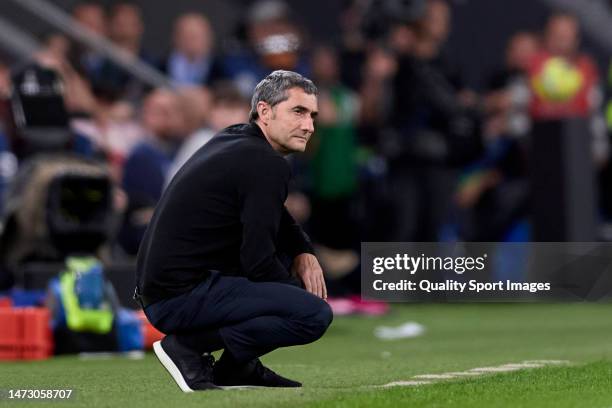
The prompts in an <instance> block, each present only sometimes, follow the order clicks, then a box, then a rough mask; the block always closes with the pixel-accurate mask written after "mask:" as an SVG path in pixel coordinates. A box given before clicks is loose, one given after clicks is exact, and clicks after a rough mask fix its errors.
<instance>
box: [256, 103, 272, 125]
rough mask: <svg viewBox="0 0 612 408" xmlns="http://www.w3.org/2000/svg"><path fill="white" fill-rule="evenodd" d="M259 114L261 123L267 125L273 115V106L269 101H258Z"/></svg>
mask: <svg viewBox="0 0 612 408" xmlns="http://www.w3.org/2000/svg"><path fill="white" fill-rule="evenodd" d="M257 115H258V116H259V119H260V120H261V123H263V124H264V125H266V126H267V125H268V121H269V120H270V117H271V115H272V108H271V107H270V105H269V104H268V103H267V102H264V101H259V102H257Z"/></svg>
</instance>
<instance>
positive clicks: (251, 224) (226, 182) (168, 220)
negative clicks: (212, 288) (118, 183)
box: [137, 124, 313, 303]
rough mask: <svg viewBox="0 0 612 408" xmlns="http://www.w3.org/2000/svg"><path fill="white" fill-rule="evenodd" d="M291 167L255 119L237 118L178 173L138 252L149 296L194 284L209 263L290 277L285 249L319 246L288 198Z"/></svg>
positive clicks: (224, 269) (258, 275) (235, 271)
mask: <svg viewBox="0 0 612 408" xmlns="http://www.w3.org/2000/svg"><path fill="white" fill-rule="evenodd" d="M290 176H291V171H290V168H289V164H288V163H287V161H286V160H285V159H284V158H283V157H282V156H281V155H280V154H279V153H277V152H276V151H275V150H274V149H273V148H272V146H271V145H270V144H269V143H268V141H267V140H266V139H265V137H264V135H263V133H262V131H261V129H260V128H259V126H257V125H256V124H242V125H234V126H230V127H228V128H227V129H224V130H222V131H221V132H220V133H218V134H217V135H215V136H214V137H213V138H212V140H211V141H210V142H208V143H207V144H206V145H205V146H204V147H202V148H201V149H200V150H198V151H197V152H196V153H195V154H194V155H193V157H192V158H191V159H190V160H189V161H188V162H187V163H186V164H185V165H184V166H183V168H182V169H181V170H180V171H179V172H178V173H177V174H176V176H175V177H174V178H173V179H172V182H171V183H170V185H169V186H168V188H167V189H166V191H165V192H164V194H163V196H162V198H161V199H160V201H159V203H158V204H157V207H156V209H155V214H154V216H153V219H152V220H151V223H150V224H149V227H148V229H147V232H146V234H145V237H144V239H143V242H142V244H141V246H140V250H139V253H138V267H137V286H138V290H139V292H140V293H141V294H142V295H143V297H144V298H146V303H151V302H152V301H156V300H159V299H163V298H167V297H173V296H176V295H179V294H182V293H185V292H188V291H190V290H191V289H193V288H194V287H195V286H197V285H198V284H199V283H200V282H202V281H203V280H205V279H206V277H207V276H208V275H209V271H211V270H217V271H220V272H221V274H225V275H234V276H245V277H247V278H249V279H251V280H253V281H287V280H289V279H291V277H290V273H289V270H288V269H287V267H285V266H284V265H283V263H282V262H281V260H280V259H279V257H281V256H282V255H288V256H289V257H290V258H291V259H293V258H294V257H295V256H296V255H298V254H300V253H305V252H308V253H313V250H312V246H311V244H310V240H309V238H308V236H307V235H306V234H305V233H304V232H303V231H302V228H301V227H300V226H299V225H298V224H297V223H296V222H295V221H294V220H293V218H292V217H291V215H290V214H289V212H288V211H287V210H286V208H285V206H284V202H285V199H286V198H287V186H288V182H289V179H290Z"/></svg>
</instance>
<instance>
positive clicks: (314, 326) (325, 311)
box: [308, 300, 334, 341]
mask: <svg viewBox="0 0 612 408" xmlns="http://www.w3.org/2000/svg"><path fill="white" fill-rule="evenodd" d="M318 303H319V304H318V306H317V307H316V309H315V313H313V314H312V315H311V316H310V318H309V319H308V325H309V327H310V329H311V332H312V337H313V339H312V340H311V341H315V340H317V339H319V338H320V337H321V336H323V334H324V333H325V331H327V328H328V327H329V325H330V324H331V322H332V320H333V318H334V314H333V312H332V310H331V307H329V304H327V302H325V301H322V300H321V301H320V302H318Z"/></svg>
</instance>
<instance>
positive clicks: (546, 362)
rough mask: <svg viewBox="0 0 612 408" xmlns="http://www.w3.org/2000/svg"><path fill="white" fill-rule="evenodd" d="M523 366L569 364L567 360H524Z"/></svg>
mask: <svg viewBox="0 0 612 408" xmlns="http://www.w3.org/2000/svg"><path fill="white" fill-rule="evenodd" d="M523 363H524V364H570V363H571V361H569V360H525V361H523Z"/></svg>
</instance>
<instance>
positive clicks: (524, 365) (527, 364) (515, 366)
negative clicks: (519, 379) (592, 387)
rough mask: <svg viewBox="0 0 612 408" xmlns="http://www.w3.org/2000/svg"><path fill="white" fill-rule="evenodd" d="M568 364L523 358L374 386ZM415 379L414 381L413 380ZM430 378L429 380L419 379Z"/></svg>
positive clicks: (397, 384)
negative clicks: (496, 364)
mask: <svg viewBox="0 0 612 408" xmlns="http://www.w3.org/2000/svg"><path fill="white" fill-rule="evenodd" d="M559 364H570V362H569V361H567V360H525V361H523V362H521V363H508V364H502V365H499V366H494V367H476V368H472V369H470V370H467V371H453V372H448V373H440V374H419V375H415V376H412V377H411V378H413V380H399V381H393V382H390V383H387V384H383V385H374V386H373V387H376V388H388V387H406V386H419V385H427V384H433V383H435V382H440V381H443V380H451V379H456V378H459V377H469V376H478V375H485V374H492V373H504V372H511V371H518V370H526V369H529V368H541V367H545V366H547V365H559ZM415 380H416V381H415ZM421 380H431V381H421Z"/></svg>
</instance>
